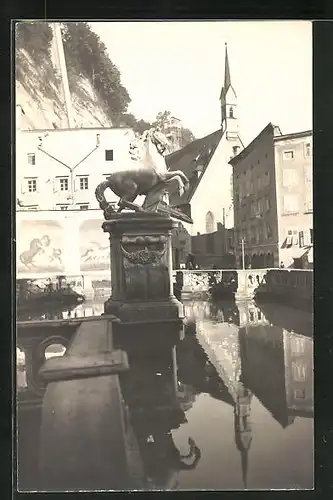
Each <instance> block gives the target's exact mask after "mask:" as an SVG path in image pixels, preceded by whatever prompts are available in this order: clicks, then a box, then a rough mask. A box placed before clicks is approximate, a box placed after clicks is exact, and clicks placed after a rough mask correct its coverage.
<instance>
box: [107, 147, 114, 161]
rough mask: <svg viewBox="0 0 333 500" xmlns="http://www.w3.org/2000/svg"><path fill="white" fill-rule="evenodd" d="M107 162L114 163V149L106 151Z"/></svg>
mask: <svg viewBox="0 0 333 500" xmlns="http://www.w3.org/2000/svg"><path fill="white" fill-rule="evenodd" d="M105 161H113V149H106V150H105Z"/></svg>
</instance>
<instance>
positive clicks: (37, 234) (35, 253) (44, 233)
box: [16, 220, 64, 273]
mask: <svg viewBox="0 0 333 500" xmlns="http://www.w3.org/2000/svg"><path fill="white" fill-rule="evenodd" d="M63 237H64V234H63V228H62V226H61V225H60V224H59V223H58V222H56V221H41V220H39V221H31V220H27V221H22V222H21V224H20V225H19V227H18V228H17V238H16V244H17V264H16V267H17V272H19V273H29V272H35V273H45V272H63V271H64V263H63V250H62V249H63Z"/></svg>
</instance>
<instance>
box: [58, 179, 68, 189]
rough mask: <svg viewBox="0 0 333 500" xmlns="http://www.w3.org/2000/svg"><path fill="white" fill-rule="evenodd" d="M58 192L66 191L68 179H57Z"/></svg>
mask: <svg viewBox="0 0 333 500" xmlns="http://www.w3.org/2000/svg"><path fill="white" fill-rule="evenodd" d="M59 186H60V191H68V177H59Z"/></svg>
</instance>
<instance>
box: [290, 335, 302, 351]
mask: <svg viewBox="0 0 333 500" xmlns="http://www.w3.org/2000/svg"><path fill="white" fill-rule="evenodd" d="M304 346H305V342H304V339H303V338H300V337H294V338H292V339H291V345H290V347H291V352H292V354H293V355H295V354H303V353H304V348H305V347H304Z"/></svg>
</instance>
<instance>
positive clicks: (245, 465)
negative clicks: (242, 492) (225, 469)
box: [241, 449, 249, 490]
mask: <svg viewBox="0 0 333 500" xmlns="http://www.w3.org/2000/svg"><path fill="white" fill-rule="evenodd" d="M248 458H249V457H248V450H246V449H243V450H241V460H242V476H243V485H244V488H245V489H246V490H247V471H248V463H249V460H248Z"/></svg>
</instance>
